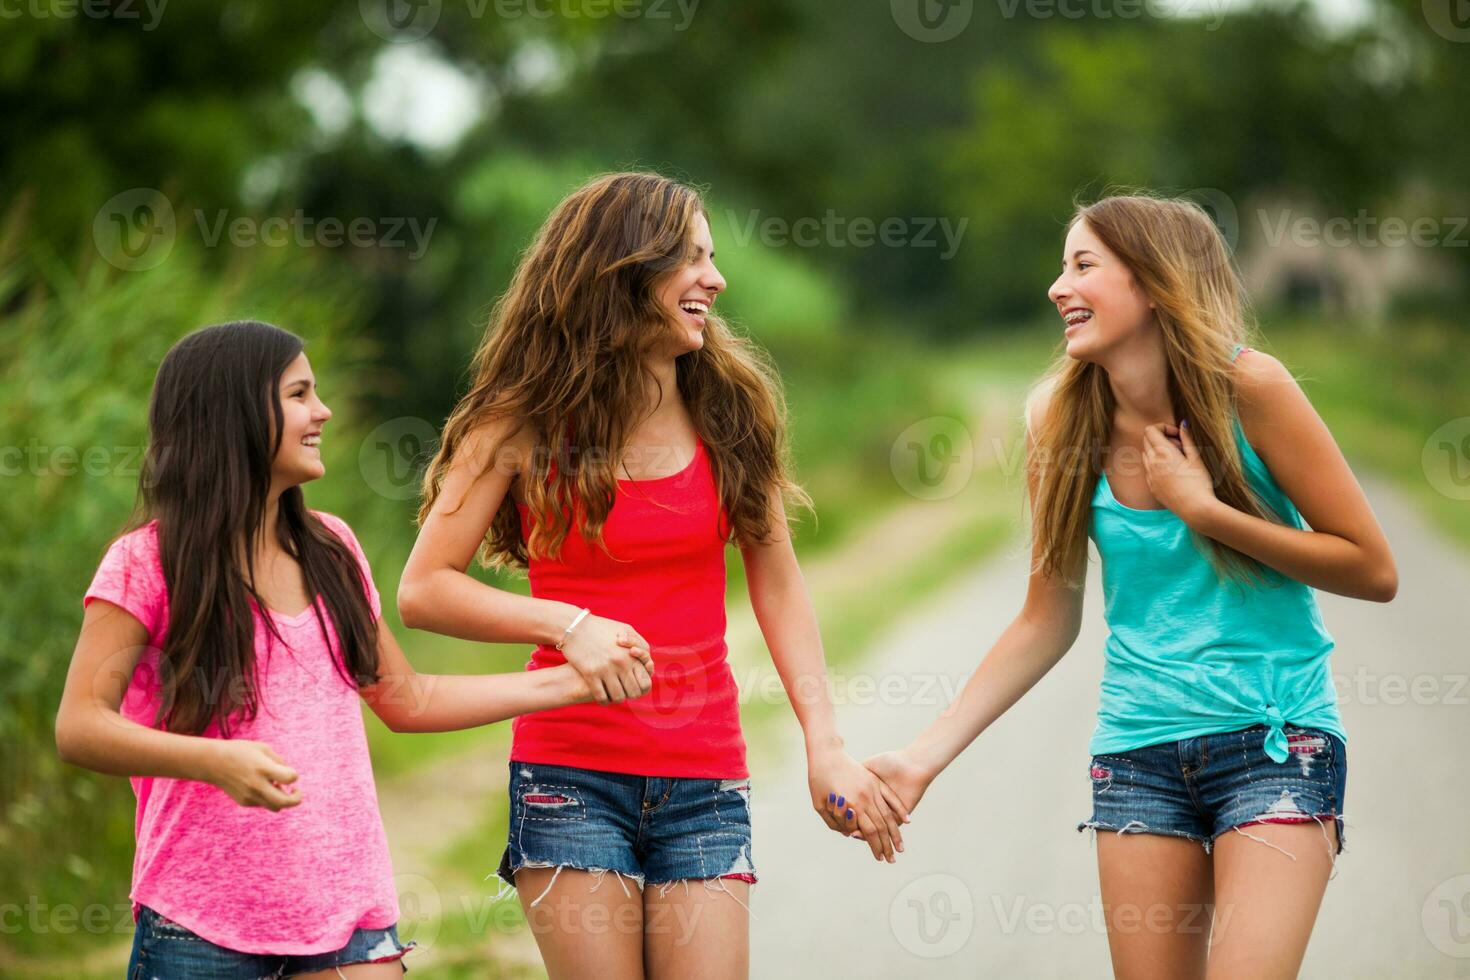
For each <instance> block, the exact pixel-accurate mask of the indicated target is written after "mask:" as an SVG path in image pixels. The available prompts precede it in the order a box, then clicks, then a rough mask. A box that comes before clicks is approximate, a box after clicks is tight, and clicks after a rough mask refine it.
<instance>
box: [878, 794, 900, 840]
mask: <svg viewBox="0 0 1470 980" xmlns="http://www.w3.org/2000/svg"><path fill="white" fill-rule="evenodd" d="M873 805H874V807H875V808H876V809H877V811H878V818H879V819H880V820H882V821H883V825H884V826H885V827H887V828H888V839H889V840H891V841H893V849H894V850H895V851H897V852H898V853H900V854H902V853H903V830H902V828H900V827H899V824H898V816H897V815H896V814H895V813H894V812H893V808H892V807H890V806H889V805H888V800H886V799H884V797H883V794H882V793H879V794H878V795H877V796H875V797H874V799H873Z"/></svg>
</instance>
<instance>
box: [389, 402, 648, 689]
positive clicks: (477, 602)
mask: <svg viewBox="0 0 1470 980" xmlns="http://www.w3.org/2000/svg"><path fill="white" fill-rule="evenodd" d="M533 449H534V444H533V442H532V438H531V436H530V434H529V432H528V431H527V430H526V429H524V428H521V427H518V426H516V425H515V424H514V423H513V422H512V421H510V420H508V419H497V420H495V421H493V422H491V423H488V424H486V425H484V426H482V427H481V428H480V429H478V430H476V431H475V432H474V433H472V434H471V435H470V437H469V438H467V439H466V440H465V444H464V446H463V447H462V448H461V449H460V451H459V452H458V453H457V454H456V456H455V458H454V460H453V462H452V464H451V466H450V469H449V472H448V474H447V475H446V476H445V478H444V483H443V486H442V488H441V490H440V493H439V497H438V499H437V500H435V502H434V506H433V508H432V509H431V510H430V512H429V515H428V517H427V518H425V520H424V523H423V527H422V528H420V530H419V536H418V540H417V541H415V542H414V547H413V552H412V553H411V554H410V555H409V556H408V564H407V565H406V566H404V569H403V577H402V579H401V580H400V581H399V585H398V614H399V615H400V616H401V617H402V618H403V623H404V625H405V626H408V627H410V628H412V629H426V630H432V631H434V632H435V633H443V634H445V635H447V636H456V637H459V638H461V639H466V640H479V641H481V642H487V643H537V644H544V645H548V646H552V645H555V644H556V643H557V641H558V640H560V639H561V637H562V634H563V631H564V630H566V628H567V626H568V625H569V624H570V623H571V622H572V621H573V620H574V619H575V618H576V617H577V613H578V612H579V608H578V607H577V606H574V605H572V604H571V603H567V602H558V601H556V600H553V599H537V598H533V597H531V596H523V595H518V594H516V593H514V592H509V591H506V590H505V589H497V588H495V587H494V586H492V585H487V584H485V583H484V582H481V581H479V580H477V579H475V578H474V577H473V576H471V575H470V574H468V571H467V569H468V568H469V565H470V562H471V561H472V560H473V559H474V557H475V552H476V551H478V550H479V547H480V543H481V542H482V541H484V540H485V535H486V533H487V532H488V531H489V529H490V524H491V522H492V521H493V520H494V519H495V514H496V512H497V511H499V510H500V506H501V504H502V502H504V500H505V496H506V494H507V493H508V492H509V490H510V485H511V481H512V480H513V479H515V477H516V475H517V472H518V469H519V466H518V461H519V460H522V459H526V458H528V457H529V455H530V452H531V451H532V450H533ZM592 612H593V613H594V614H595V613H596V612H597V610H595V609H594V610H592ZM623 636H627V637H629V638H631V639H633V640H634V641H635V643H636V646H633V647H625V646H620V645H619V643H618V639H619V637H623ZM563 652H564V653H565V654H566V657H567V660H568V662H570V663H571V664H572V665H573V666H574V667H575V668H576V669H577V671H578V672H579V673H581V674H582V676H583V677H586V678H587V682H588V684H589V685H590V687H591V689H592V695H593V697H594V698H595V699H596V700H597V701H599V702H607V701H621V700H623V699H624V698H629V697H638V696H640V695H643V694H646V693H647V692H648V690H649V688H650V687H651V686H652V681H648V682H647V683H645V679H646V678H647V675H648V672H649V671H651V670H652V669H653V660H652V658H651V656H650V654H649V649H648V641H647V640H645V639H643V637H642V636H640V635H639V634H638V633H637V631H636V630H635V629H634V628H633V627H631V626H629V625H628V624H627V623H620V622H617V621H616V620H611V619H606V618H603V617H601V616H597V615H591V616H588V617H587V618H585V619H584V620H583V621H582V622H581V623H580V624H579V625H578V626H577V628H576V629H575V630H574V631H573V632H572V634H571V636H570V637H569V638H568V639H567V642H566V645H565V647H564V649H563Z"/></svg>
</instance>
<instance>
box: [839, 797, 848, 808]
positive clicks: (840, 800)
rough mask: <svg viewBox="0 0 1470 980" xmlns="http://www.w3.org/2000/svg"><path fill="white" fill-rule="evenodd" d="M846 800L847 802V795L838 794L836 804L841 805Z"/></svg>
mask: <svg viewBox="0 0 1470 980" xmlns="http://www.w3.org/2000/svg"><path fill="white" fill-rule="evenodd" d="M846 802H847V797H845V796H839V797H837V805H838V806H841V805H842V804H844V803H846Z"/></svg>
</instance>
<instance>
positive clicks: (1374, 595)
mask: <svg viewBox="0 0 1470 980" xmlns="http://www.w3.org/2000/svg"><path fill="white" fill-rule="evenodd" d="M1398 594H1399V572H1398V569H1397V568H1395V567H1394V566H1393V564H1392V563H1390V564H1389V565H1388V567H1387V568H1386V569H1384V570H1382V571H1380V572H1379V573H1378V574H1377V575H1375V576H1374V577H1373V584H1372V591H1371V592H1370V593H1369V594H1368V598H1369V599H1371V600H1372V601H1374V602H1392V601H1393V597H1394V596H1396V595H1398Z"/></svg>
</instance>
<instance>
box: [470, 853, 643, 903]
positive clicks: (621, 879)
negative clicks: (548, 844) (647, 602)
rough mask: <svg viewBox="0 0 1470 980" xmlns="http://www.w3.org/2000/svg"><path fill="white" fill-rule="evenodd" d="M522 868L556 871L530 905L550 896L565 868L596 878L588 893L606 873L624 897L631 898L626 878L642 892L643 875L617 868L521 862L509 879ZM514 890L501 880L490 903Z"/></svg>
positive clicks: (546, 862)
mask: <svg viewBox="0 0 1470 980" xmlns="http://www.w3.org/2000/svg"><path fill="white" fill-rule="evenodd" d="M522 868H555V869H556V871H555V872H553V873H552V875H551V880H550V881H548V882H547V883H546V888H545V889H544V890H542V892H541V894H540V895H538V896H536V898H535V899H534V900H533V901H532V902H531V904H532V905H535V904H536V903H537V902H539V901H541V899H543V898H545V897H546V896H547V895H548V894H550V892H551V888H552V886H553V885H555V884H556V879H557V878H559V877H560V876H561V873H562V872H563V871H565V870H566V869H567V868H571V869H572V870H573V871H585V872H587V873H588V874H590V875H594V876H596V879H597V880H596V881H595V882H594V884H593V885H592V887H591V888H589V889H587V890H588V891H590V892H595V891H597V889H598V888H600V887H602V880H603V879H604V878H606V877H607V873H608V872H609V871H611V872H612V873H613V874H615V875H617V876H618V884H619V885H622V887H623V894H624V895H626V896H627V897H629V898H631V897H633V893H632V892H630V891H628V883H627V881H626V880H625V879H627V878H631V879H633V882H634V883H635V884H636V885H637V886H638V890H639V891H640V892H641V891H643V875H639V874H625V873H624V872H622V871H619V870H618V869H617V868H590V867H587V866H586V865H581V864H577V863H576V862H574V861H562V862H560V863H553V862H551V861H522V862H521V863H520V864H518V865H516V866H515V867H513V868H511V871H510V874H511V878H514V877H515V873H516V872H517V871H519V870H521V869H522ZM496 874H499V872H498V871H492V872H490V874H488V875H486V876H485V880H487V881H488V880H489V879H490V878H491V877H492V876H494V875H496ZM515 890H516V886H515V884H514V883H513V882H510V881H504V880H502V881H501V882H500V889H499V891H497V892H496V893H495V894H494V895H493V896H492V897H491V898H490V901H491V902H498V901H500V900H501V899H503V898H507V897H509V896H510V894H511V893H512V892H514V891H515Z"/></svg>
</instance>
